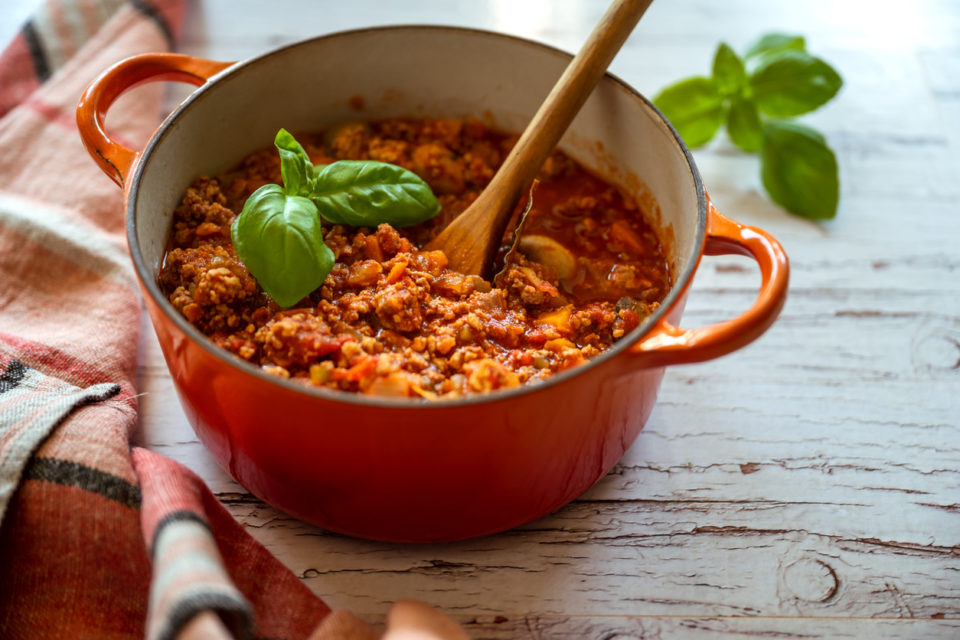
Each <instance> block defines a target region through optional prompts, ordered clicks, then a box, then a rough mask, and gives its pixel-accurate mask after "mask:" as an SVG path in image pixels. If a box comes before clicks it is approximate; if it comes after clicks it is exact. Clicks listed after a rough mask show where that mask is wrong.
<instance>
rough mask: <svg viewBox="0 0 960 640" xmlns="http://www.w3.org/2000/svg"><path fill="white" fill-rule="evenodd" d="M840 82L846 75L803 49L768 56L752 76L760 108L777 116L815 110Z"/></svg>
mask: <svg viewBox="0 0 960 640" xmlns="http://www.w3.org/2000/svg"><path fill="white" fill-rule="evenodd" d="M841 86H843V79H842V78H841V77H840V75H839V74H838V73H837V72H836V71H834V69H833V67H831V66H830V65H829V64H827V63H826V62H824V61H823V60H821V59H820V58H815V57H813V56H811V55H810V54H809V53H806V52H804V51H792V50H784V51H780V52H778V53H776V54H771V55H769V56H765V57H764V58H763V60H762V61H761V62H760V66H758V67H757V69H756V71H754V72H753V74H752V75H751V76H750V87H751V89H752V91H753V100H754V102H755V103H756V105H757V108H758V109H760V111H762V112H763V113H766V114H767V115H770V116H773V117H775V118H790V117H793V116H798V115H800V114H802V113H807V112H808V111H813V110H814V109H816V108H817V107H819V106H821V105H822V104H824V103H825V102H827V101H828V100H830V98H832V97H833V96H835V95H836V94H837V91H839V90H840V87H841Z"/></svg>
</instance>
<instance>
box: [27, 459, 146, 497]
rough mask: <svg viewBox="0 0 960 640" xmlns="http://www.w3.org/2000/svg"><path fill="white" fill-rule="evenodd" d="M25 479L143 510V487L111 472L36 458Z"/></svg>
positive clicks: (65, 461) (74, 463)
mask: <svg viewBox="0 0 960 640" xmlns="http://www.w3.org/2000/svg"><path fill="white" fill-rule="evenodd" d="M23 479H24V480H37V481H40V482H52V483H55V484H59V485H63V486H65V487H77V488H78V489H83V490H84V491H90V492H92V493H96V494H98V495H101V496H103V497H104V498H107V499H108V500H114V501H116V502H119V503H120V504H122V505H124V506H127V507H130V508H131V509H139V508H140V488H139V487H137V486H135V485H133V484H130V483H129V482H127V481H126V480H124V479H123V478H119V477H117V476H115V475H113V474H112V473H107V472H106V471H100V470H99V469H94V468H93V467H88V466H86V465H83V464H80V463H79V462H71V461H70V460H61V459H59V458H34V459H33V460H31V461H30V463H29V464H28V465H27V468H26V469H25V470H24V473H23Z"/></svg>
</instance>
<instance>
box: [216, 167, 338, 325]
mask: <svg viewBox="0 0 960 640" xmlns="http://www.w3.org/2000/svg"><path fill="white" fill-rule="evenodd" d="M230 236H231V238H232V239H233V246H234V249H235V250H236V252H237V257H238V258H240V260H241V261H242V262H243V264H244V265H246V267H247V269H249V270H250V273H251V274H252V275H253V277H254V278H256V279H257V282H258V283H259V284H260V286H261V287H262V288H263V290H264V291H266V292H267V294H268V295H269V296H270V297H271V298H273V299H274V300H275V301H276V302H277V304H279V305H280V306H281V307H290V306H293V305H295V304H296V303H297V302H299V301H300V300H302V299H303V298H304V297H305V296H307V295H308V294H309V293H310V292H311V291H313V290H314V289H316V288H317V287H319V286H320V285H321V284H323V281H324V280H325V279H326V277H327V274H329V273H330V269H331V268H332V267H333V262H334V256H333V252H332V251H331V250H330V248H329V247H327V245H326V244H324V242H323V233H322V232H321V228H320V216H319V215H317V207H316V205H314V204H313V202H311V201H310V200H308V199H307V198H303V197H301V196H290V195H287V194H286V193H284V190H283V189H282V188H281V187H280V186H279V185H276V184H267V185H264V186H262V187H260V188H259V189H257V190H256V191H254V192H253V194H251V196H250V197H249V198H247V201H246V203H245V204H244V205H243V211H241V212H240V215H239V216H237V219H236V220H234V221H233V226H232V227H231V228H230Z"/></svg>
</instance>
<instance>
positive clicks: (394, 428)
mask: <svg viewBox="0 0 960 640" xmlns="http://www.w3.org/2000/svg"><path fill="white" fill-rule="evenodd" d="M229 65H230V63H219V62H211V61H207V60H198V59H194V58H190V57H187V56H179V55H172V54H151V55H148V56H138V57H135V58H131V59H129V60H125V61H123V62H121V63H119V64H117V65H116V66H114V67H113V68H111V69H109V70H107V71H106V72H105V73H104V74H103V75H101V76H100V77H99V78H98V79H97V80H96V81H95V82H94V83H93V84H92V85H91V86H90V88H89V89H88V90H87V91H86V92H85V93H84V96H83V99H82V100H81V102H80V105H79V107H78V110H77V120H78V124H79V126H80V133H81V136H82V137H83V139H84V143H85V144H86V146H87V149H88V150H89V152H90V154H91V156H93V158H94V160H95V161H97V162H98V164H99V165H100V166H101V168H102V169H103V170H104V172H105V173H107V175H109V176H110V177H111V178H113V179H114V180H115V181H116V182H117V183H118V184H120V185H121V186H122V187H124V190H125V192H126V193H127V195H128V198H129V197H130V185H129V184H128V179H129V178H130V176H131V175H133V172H134V171H135V169H136V163H137V162H138V160H139V159H140V158H139V155H138V154H137V152H134V151H132V150H130V149H126V148H124V147H123V146H121V145H119V144H117V143H116V142H114V141H112V140H110V138H109V137H108V136H107V134H106V133H105V131H104V129H103V118H104V115H105V113H106V111H107V109H108V108H109V106H110V104H111V103H112V102H113V100H114V99H115V98H116V97H117V96H119V95H120V93H122V92H123V91H124V90H126V89H128V88H130V87H132V86H134V85H136V84H137V83H140V82H145V81H149V80H168V79H175V80H183V81H187V82H191V83H194V84H198V85H199V84H202V83H203V82H205V81H206V79H208V78H210V77H211V76H212V75H213V74H215V73H217V72H218V71H220V70H222V69H224V68H226V67H228V66H229ZM213 82H214V83H215V82H216V80H214V81H213ZM702 201H706V199H705V196H704V197H703V198H702ZM706 202H707V215H706V216H705V217H704V218H703V219H702V222H701V223H700V224H704V225H705V227H706V229H705V233H702V235H701V236H700V237H702V238H704V240H703V242H702V244H701V246H700V249H699V252H698V253H697V256H696V260H695V262H698V261H699V257H700V256H701V255H703V254H707V255H716V254H725V253H738V254H744V255H748V256H752V257H753V258H754V259H756V260H757V262H758V263H759V265H760V270H761V276H762V283H761V286H760V293H759V296H758V298H757V300H756V302H755V303H754V304H753V306H751V307H750V309H748V310H747V311H746V312H744V313H743V314H742V315H740V316H739V317H737V318H735V319H733V320H730V321H727V322H723V323H720V324H716V325H713V326H709V327H704V328H700V329H692V330H684V329H680V328H678V327H677V323H679V322H680V316H681V313H682V310H683V306H684V304H685V301H686V297H687V289H688V288H689V285H690V282H691V281H692V270H691V274H690V275H691V277H690V278H688V279H687V280H686V281H685V282H683V283H681V287H682V290H681V291H679V292H678V294H677V295H675V296H674V297H673V298H672V304H671V306H670V308H669V309H667V310H665V312H664V313H663V314H662V315H661V317H660V318H659V320H658V321H657V322H656V323H654V324H653V326H652V328H650V329H649V330H648V331H647V332H646V333H645V334H643V335H637V336H636V337H635V338H633V339H632V340H629V341H627V343H626V344H624V345H623V346H622V347H615V348H614V349H612V350H611V353H608V354H606V355H604V356H602V357H600V358H598V359H597V360H596V361H595V362H593V363H591V364H589V365H585V366H582V367H580V368H578V369H577V370H575V371H573V372H567V373H565V374H563V375H559V376H557V377H556V378H555V379H554V380H552V381H550V382H549V383H544V384H538V385H534V386H530V387H527V388H524V389H522V390H518V391H511V392H505V393H501V394H495V395H493V396H483V397H478V398H473V399H467V400H463V401H454V402H439V403H434V404H429V403H419V402H397V401H387V400H383V399H370V398H366V397H361V396H354V395H348V394H341V393H336V392H320V391H317V390H305V389H300V388H298V387H295V386H294V385H292V384H289V383H286V382H285V381H278V380H277V379H275V378H271V377H270V376H268V375H266V374H263V373H261V372H259V371H257V370H255V369H254V368H253V367H250V366H248V365H245V364H243V363H240V362H239V361H238V360H235V359H233V358H232V357H231V356H228V355H225V354H224V353H223V352H221V351H218V350H217V349H216V348H214V347H212V346H211V345H210V344H209V343H207V342H206V341H205V340H202V339H197V338H196V337H195V336H193V335H190V328H189V327H187V325H186V324H185V322H184V321H183V320H182V319H180V318H175V317H174V315H173V313H172V312H171V311H170V309H168V308H166V307H164V303H163V301H162V300H161V299H160V298H158V297H157V289H156V287H155V286H152V282H151V281H152V279H154V278H155V276H156V274H154V273H150V272H149V271H148V270H147V269H145V268H144V266H143V264H141V263H137V270H138V276H139V277H140V279H141V284H142V286H143V290H144V295H145V299H146V303H147V309H148V311H149V313H150V316H151V319H152V321H153V324H154V327H155V329H156V331H157V335H158V337H159V341H160V345H161V347H162V349H163V353H164V356H165V358H166V360H167V364H168V366H169V369H170V372H171V375H172V377H173V381H174V384H175V386H176V389H177V391H178V393H179V395H180V399H181V401H182V404H183V407H184V410H185V412H186V415H187V416H188V419H189V420H190V423H191V425H192V426H193V428H194V429H195V430H196V432H197V434H198V436H199V437H200V439H201V440H202V441H203V443H204V445H205V446H206V447H207V448H208V449H209V450H210V452H211V453H212V454H213V456H214V457H215V458H216V459H217V461H218V462H219V463H220V464H221V465H222V466H223V467H224V468H225V469H227V470H228V471H229V472H230V473H231V475H233V477H234V478H236V480H237V481H238V482H240V483H241V484H242V485H243V486H245V487H246V488H247V489H249V490H250V491H251V492H253V493H254V494H256V495H257V496H260V497H261V498H263V499H264V500H266V501H267V502H270V503H271V504H273V505H275V506H277V507H278V508H280V509H283V510H284V511H287V512H289V513H291V514H293V515H294V516H297V517H298V518H301V519H303V520H305V521H308V522H311V523H314V524H317V525H319V526H321V527H325V528H328V529H331V530H334V531H338V532H342V533H346V534H349V535H354V536H360V537H367V538H375V539H384V540H397V541H416V542H425V541H439V540H452V539H460V538H467V537H473V536H479V535H484V534H488V533H493V532H496V531H501V530H504V529H508V528H511V527H514V526H517V525H520V524H522V523H524V522H528V521H530V520H532V519H534V518H536V517H539V516H541V515H544V514H546V513H549V512H551V511H553V510H555V509H557V508H559V507H561V506H562V505H564V504H566V503H567V502H569V501H570V500H572V499H574V498H575V497H577V496H578V495H580V494H581V493H582V492H583V491H585V490H586V489H587V488H589V487H590V486H591V485H592V484H593V483H595V482H596V481H597V480H599V479H600V478H601V477H603V476H604V475H605V474H606V473H607V472H608V471H609V470H610V469H611V468H612V467H613V466H614V465H615V464H616V462H617V461H618V460H619V459H620V458H621V456H622V455H623V454H624V452H625V451H626V449H627V448H628V447H629V446H630V445H631V444H632V443H633V441H634V439H635V438H636V436H637V435H638V433H639V432H640V430H641V429H642V428H643V425H644V423H645V421H646V419H647V417H648V416H649V414H650V412H651V410H652V409H653V406H654V403H655V401H656V395H657V392H658V389H659V385H660V381H661V378H662V376H663V372H664V366H666V365H670V364H681V363H689V362H698V361H703V360H707V359H710V358H715V357H718V356H720V355H723V354H725V353H729V352H730V351H733V350H735V349H738V348H740V347H741V346H743V345H745V344H747V343H748V342H750V341H751V340H754V339H755V338H757V337H758V336H759V335H761V334H762V333H763V332H764V331H765V330H766V329H767V328H768V327H769V326H770V324H771V323H772V322H773V321H774V319H775V318H776V316H777V315H778V313H779V312H780V309H781V307H782V306H783V303H784V300H785V297H786V290H787V280H788V262H787V258H786V255H785V254H784V252H783V249H782V248H781V246H780V245H779V243H778V242H777V241H776V240H775V239H773V238H772V237H771V236H770V235H769V234H767V233H765V232H763V231H761V230H759V229H756V228H753V227H747V226H743V225H740V224H738V223H736V222H733V221H731V220H729V219H727V218H725V217H723V216H722V215H720V214H719V213H717V211H716V210H715V209H714V208H713V206H712V205H709V201H706ZM128 220H130V222H129V224H131V225H132V224H133V222H132V220H133V218H132V217H130V218H128ZM131 237H135V236H134V235H131ZM135 262H136V260H135ZM695 266H696V265H694V267H693V269H695Z"/></svg>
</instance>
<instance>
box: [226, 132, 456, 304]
mask: <svg viewBox="0 0 960 640" xmlns="http://www.w3.org/2000/svg"><path fill="white" fill-rule="evenodd" d="M274 145H275V146H276V147H277V151H278V152H279V153H280V174H281V177H282V178H283V186H282V187H281V186H280V185H276V184H266V185H264V186H262V187H260V188H259V189H257V190H256V191H254V192H253V193H252V194H251V195H250V197H249V198H247V201H246V202H245V203H244V205H243V210H242V211H241V212H240V215H239V216H237V218H236V220H234V221H233V225H232V226H231V228H230V237H231V239H232V240H233V246H234V249H235V250H236V252H237V257H238V258H240V260H241V261H242V262H243V263H244V265H246V267H247V269H248V270H249V271H250V273H251V275H253V277H254V278H256V280H257V282H258V283H259V284H260V286H261V287H262V288H263V290H264V291H266V292H267V294H268V295H269V296H270V297H271V298H273V299H274V300H275V301H276V303H277V304H279V305H280V306H281V307H290V306H293V305H295V304H296V303H297V302H299V301H300V300H302V299H303V298H304V297H306V296H307V295H308V294H309V293H310V292H312V291H313V290H314V289H316V288H317V287H319V286H320V285H321V284H323V281H324V280H325V279H326V278H327V275H328V274H329V273H330V269H332V268H333V263H334V260H335V257H334V255H333V252H332V251H331V250H330V248H329V247H328V246H327V245H326V244H325V243H324V241H323V229H322V225H321V218H322V219H324V220H326V221H327V222H331V223H334V224H344V225H349V226H354V227H374V226H377V225H379V224H382V223H387V224H391V225H393V226H395V227H404V226H409V225H412V224H417V223H420V222H424V221H426V220H429V219H430V218H433V217H434V216H436V215H437V214H438V213H439V212H440V203H439V202H438V201H437V198H436V196H434V194H433V192H432V191H431V190H430V187H429V186H428V185H427V183H426V182H424V181H423V180H422V179H420V177H419V176H417V175H416V174H415V173H413V172H412V171H408V170H406V169H404V168H402V167H398V166H396V165H392V164H386V163H384V162H376V161H373V160H340V161H337V162H334V163H332V164H329V165H320V166H315V165H314V164H313V163H312V162H311V161H310V156H309V155H307V152H306V151H304V149H303V147H302V146H301V145H300V143H299V142H297V140H296V139H295V138H294V137H293V136H292V135H291V134H290V133H289V132H287V131H286V130H285V129H280V131H278V132H277V136H276V138H275V140H274Z"/></svg>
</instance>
